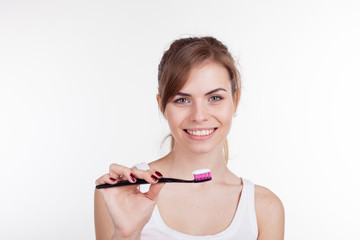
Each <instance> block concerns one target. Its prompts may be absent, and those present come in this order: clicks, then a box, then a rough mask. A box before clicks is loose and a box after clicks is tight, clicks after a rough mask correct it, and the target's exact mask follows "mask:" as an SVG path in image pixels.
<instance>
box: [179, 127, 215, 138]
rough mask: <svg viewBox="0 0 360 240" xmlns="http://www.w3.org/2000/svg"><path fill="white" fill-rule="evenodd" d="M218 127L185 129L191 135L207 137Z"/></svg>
mask: <svg viewBox="0 0 360 240" xmlns="http://www.w3.org/2000/svg"><path fill="white" fill-rule="evenodd" d="M216 129H217V128H207V129H184V131H185V132H186V133H187V134H189V135H190V136H196V137H206V136H209V135H211V134H212V133H213V132H214V131H215V130H216Z"/></svg>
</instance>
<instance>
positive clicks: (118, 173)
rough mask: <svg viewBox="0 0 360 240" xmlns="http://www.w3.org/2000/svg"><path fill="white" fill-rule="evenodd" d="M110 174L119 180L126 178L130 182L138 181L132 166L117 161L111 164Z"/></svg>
mask: <svg viewBox="0 0 360 240" xmlns="http://www.w3.org/2000/svg"><path fill="white" fill-rule="evenodd" d="M109 175H110V177H111V178H113V179H115V180H117V181H119V180H124V179H126V180H128V181H130V182H136V177H135V176H134V174H133V173H132V170H131V169H130V168H128V167H125V166H122V165H119V164H116V163H113V164H111V165H110V167H109Z"/></svg>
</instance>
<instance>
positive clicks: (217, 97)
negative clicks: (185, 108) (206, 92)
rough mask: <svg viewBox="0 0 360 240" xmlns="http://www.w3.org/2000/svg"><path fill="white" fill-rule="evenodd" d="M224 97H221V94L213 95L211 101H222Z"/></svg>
mask: <svg viewBox="0 0 360 240" xmlns="http://www.w3.org/2000/svg"><path fill="white" fill-rule="evenodd" d="M222 99H223V97H220V96H212V97H210V98H209V101H210V102H217V101H220V100H222Z"/></svg>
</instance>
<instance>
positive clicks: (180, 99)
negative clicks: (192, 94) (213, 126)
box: [174, 98, 189, 103]
mask: <svg viewBox="0 0 360 240" xmlns="http://www.w3.org/2000/svg"><path fill="white" fill-rule="evenodd" d="M174 102H175V103H188V102H189V100H187V99H186V98H179V99H176V100H175V101H174Z"/></svg>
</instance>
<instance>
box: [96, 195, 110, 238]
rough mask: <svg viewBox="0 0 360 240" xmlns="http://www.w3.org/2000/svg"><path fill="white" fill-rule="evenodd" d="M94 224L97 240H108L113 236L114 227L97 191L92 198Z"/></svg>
mask: <svg viewBox="0 0 360 240" xmlns="http://www.w3.org/2000/svg"><path fill="white" fill-rule="evenodd" d="M94 208H95V209H94V223H95V235H96V239H97V240H110V239H111V237H112V235H113V234H114V226H113V223H112V221H111V217H110V214H109V212H108V210H107V208H106V206H105V202H104V198H103V196H102V195H101V193H100V192H99V190H98V189H96V190H95V198H94Z"/></svg>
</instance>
